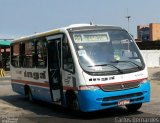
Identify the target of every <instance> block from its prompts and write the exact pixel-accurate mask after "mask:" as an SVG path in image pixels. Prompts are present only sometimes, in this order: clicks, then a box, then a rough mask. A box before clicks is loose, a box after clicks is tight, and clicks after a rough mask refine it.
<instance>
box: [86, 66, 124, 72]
mask: <svg viewBox="0 0 160 123" xmlns="http://www.w3.org/2000/svg"><path fill="white" fill-rule="evenodd" d="M96 66H112V67H114V68H116V69H117V70H118V72H119V73H123V71H122V70H121V69H119V68H118V67H116V66H114V65H112V64H100V65H94V66H88V67H96Z"/></svg>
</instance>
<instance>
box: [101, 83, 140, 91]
mask: <svg viewBox="0 0 160 123" xmlns="http://www.w3.org/2000/svg"><path fill="white" fill-rule="evenodd" d="M139 85H140V82H128V83H119V84H111V85H103V86H101V88H102V90H103V91H118V90H125V89H130V88H137V87H139Z"/></svg>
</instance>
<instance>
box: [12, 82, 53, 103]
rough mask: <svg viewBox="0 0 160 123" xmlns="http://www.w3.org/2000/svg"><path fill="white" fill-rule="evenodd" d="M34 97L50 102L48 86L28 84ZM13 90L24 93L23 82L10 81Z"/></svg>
mask: <svg viewBox="0 0 160 123" xmlns="http://www.w3.org/2000/svg"><path fill="white" fill-rule="evenodd" d="M29 87H30V89H31V92H32V96H33V98H34V99H39V100H43V101H47V102H52V99H51V93H50V90H49V88H42V87H38V86H37V87H36V86H31V85H30V86H29ZM12 88H13V91H15V92H17V93H19V94H23V95H25V89H24V84H17V83H12Z"/></svg>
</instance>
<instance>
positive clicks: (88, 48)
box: [71, 29, 144, 74]
mask: <svg viewBox="0 0 160 123" xmlns="http://www.w3.org/2000/svg"><path fill="white" fill-rule="evenodd" d="M71 37H72V39H73V42H74V46H75V49H76V52H77V56H78V59H79V63H80V65H81V67H82V68H83V69H84V70H85V71H86V72H88V73H94V74H96V73H106V74H122V73H131V72H135V71H139V70H142V69H143V68H144V62H143V59H142V56H141V54H140V52H139V50H138V48H137V46H136V45H135V42H134V41H133V39H132V38H131V36H130V35H129V34H128V33H127V32H126V31H125V30H119V29H107V30H99V31H98V30H96V31H92V30H89V31H86V30H85V31H76V32H72V33H71Z"/></svg>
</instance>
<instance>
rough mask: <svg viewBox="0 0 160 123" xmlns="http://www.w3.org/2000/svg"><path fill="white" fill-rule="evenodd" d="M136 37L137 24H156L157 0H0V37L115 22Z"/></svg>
mask: <svg viewBox="0 0 160 123" xmlns="http://www.w3.org/2000/svg"><path fill="white" fill-rule="evenodd" d="M127 10H128V16H131V18H130V21H129V32H130V33H131V34H132V35H133V36H134V37H135V38H136V37H137V32H136V30H137V25H146V24H149V23H160V0H0V39H4V38H5V39H9V38H17V37H21V36H26V35H31V34H34V33H38V32H44V31H48V30H52V29H55V28H60V27H65V26H69V25H71V24H77V23H90V22H93V23H94V24H104V25H116V26H120V27H123V28H125V29H128V21H127V18H125V17H126V16H127Z"/></svg>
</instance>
